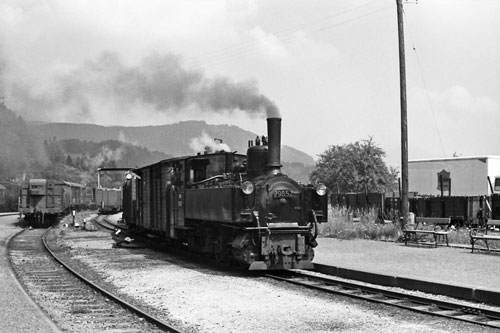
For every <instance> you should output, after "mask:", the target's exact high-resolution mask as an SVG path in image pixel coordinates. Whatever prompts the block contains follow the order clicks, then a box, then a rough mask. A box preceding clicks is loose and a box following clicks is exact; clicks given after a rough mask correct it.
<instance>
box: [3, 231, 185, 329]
mask: <svg viewBox="0 0 500 333" xmlns="http://www.w3.org/2000/svg"><path fill="white" fill-rule="evenodd" d="M45 232H46V230H45V229H31V230H29V229H24V230H23V231H22V232H20V233H18V234H17V235H16V236H14V237H13V238H11V239H10V240H9V243H8V255H9V259H10V262H11V265H12V267H13V269H14V272H15V274H16V277H17V278H18V280H19V282H20V283H21V285H23V286H24V288H25V289H26V291H27V292H28V294H29V295H30V296H31V297H32V298H33V299H34V301H35V302H36V303H37V304H39V305H40V306H41V307H42V308H43V309H44V311H45V312H46V313H48V315H49V316H50V317H51V318H52V319H53V320H54V321H55V322H56V323H57V324H58V325H59V326H60V327H61V328H62V329H63V330H69V331H82V332H83V331H92V332H100V331H117V332H145V331H147V332H181V331H180V330H179V329H177V328H176V327H174V326H172V325H170V324H168V323H166V322H164V321H162V320H160V319H157V318H155V317H154V316H152V315H149V314H148V313H146V312H144V311H142V310H141V309H138V308H137V307H135V306H133V305H132V304H129V303H128V302H126V301H124V300H122V299H120V298H119V297H118V296H116V295H113V294H112V293H110V292H108V291H106V290H104V289H103V288H101V287H99V286H98V285H96V284H94V283H93V282H92V281H89V280H88V279H86V278H85V277H83V276H82V275H81V274H79V273H78V272H76V271H75V270H73V269H71V268H70V267H69V266H68V265H66V264H65V263H64V262H63V261H62V260H61V259H59V258H58V257H57V256H56V255H55V253H53V252H52V251H51V250H50V249H49V248H48V246H47V244H46V242H45V239H44V233H45Z"/></svg>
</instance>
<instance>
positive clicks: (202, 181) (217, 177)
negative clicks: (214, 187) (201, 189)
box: [187, 175, 227, 186]
mask: <svg viewBox="0 0 500 333" xmlns="http://www.w3.org/2000/svg"><path fill="white" fill-rule="evenodd" d="M219 178H223V179H227V176H226V175H217V176H213V177H210V178H207V179H203V180H200V181H199V182H194V183H189V184H187V185H188V186H196V185H200V184H204V183H208V182H210V181H212V180H215V179H219Z"/></svg>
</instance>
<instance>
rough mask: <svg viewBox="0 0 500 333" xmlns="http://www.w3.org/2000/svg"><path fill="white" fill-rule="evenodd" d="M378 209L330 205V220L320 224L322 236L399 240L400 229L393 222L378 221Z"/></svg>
mask: <svg viewBox="0 0 500 333" xmlns="http://www.w3.org/2000/svg"><path fill="white" fill-rule="evenodd" d="M377 216H378V213H377V210H376V209H368V210H365V211H361V210H350V209H346V208H345V207H330V208H329V212H328V222H327V223H324V224H321V225H320V226H319V235H320V236H321V237H332V238H340V239H356V238H359V239H373V240H393V241H395V240H397V239H398V237H399V235H400V230H399V227H398V226H397V225H394V224H393V223H387V224H384V223H377Z"/></svg>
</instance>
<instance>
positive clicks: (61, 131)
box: [26, 120, 315, 166]
mask: <svg viewBox="0 0 500 333" xmlns="http://www.w3.org/2000/svg"><path fill="white" fill-rule="evenodd" d="M26 123H27V125H28V127H29V128H30V131H31V133H32V134H33V135H34V136H36V137H39V138H40V139H42V140H47V139H49V138H52V137H56V138H57V139H58V140H66V139H79V140H83V141H93V142H101V141H106V140H120V141H122V142H127V143H132V144H135V145H138V146H142V147H144V148H147V149H148V150H151V151H159V152H163V153H165V154H168V155H173V156H183V155H190V154H193V153H194V151H193V150H192V148H190V146H189V144H190V142H191V140H192V139H194V138H198V137H200V136H201V135H202V134H203V133H206V134H207V135H209V136H210V137H212V138H218V139H222V140H223V141H224V143H225V144H227V145H229V147H230V148H231V150H232V151H238V152H239V153H242V154H245V152H246V149H247V145H248V140H254V139H255V137H256V136H257V134H256V133H252V132H249V131H246V130H243V129H241V128H239V127H237V126H233V125H209V124H207V123H206V122H204V121H195V120H190V121H182V122H179V123H175V124H169V125H157V126H140V127H125V126H109V127H108V126H100V125H95V124H75V123H41V122H26ZM265 130H266V129H265V128H263V133H259V135H261V134H265ZM281 160H282V161H283V162H287V163H302V164H303V165H304V166H313V165H314V164H315V162H314V159H313V158H312V157H311V156H310V155H308V154H306V153H304V152H302V151H300V150H297V149H295V148H292V147H289V146H286V145H283V146H282V151H281Z"/></svg>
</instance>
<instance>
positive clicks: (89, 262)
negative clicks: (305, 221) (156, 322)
mask: <svg viewBox="0 0 500 333" xmlns="http://www.w3.org/2000/svg"><path fill="white" fill-rule="evenodd" d="M61 235H63V236H62V237H61V238H60V239H59V241H58V243H59V246H62V247H63V248H66V250H67V251H65V252H66V253H67V254H69V255H71V256H73V258H74V259H75V260H76V262H78V263H79V265H81V266H83V267H87V268H89V269H87V270H88V271H89V272H92V274H94V275H95V276H99V277H100V278H102V279H103V281H104V283H105V284H107V285H109V286H113V288H116V290H118V291H119V292H120V293H121V294H122V295H124V297H127V298H129V299H133V300H135V301H136V302H138V303H140V304H141V305H142V306H145V307H149V308H151V309H154V310H155V311H156V312H157V313H161V314H163V315H164V316H166V317H169V318H170V319H171V320H172V319H173V320H174V321H175V322H178V323H179V325H178V326H179V327H182V328H185V329H186V330H187V331H190V332H395V331H405V332H471V331H475V332H493V331H494V330H492V329H488V328H484V327H482V326H477V325H472V324H467V323H463V322H458V321H453V320H446V319H441V318H437V317H429V316H425V315H421V314H417V313H415V312H409V311H405V310H401V309H397V308H395V307H389V306H385V305H379V304H375V303H368V302H364V301H359V300H354V299H350V298H346V297H341V296H335V295H324V294H322V293H320V292H317V291H311V290H307V289H304V288H301V287H298V286H293V285H288V284H283V283H282V282H278V281H274V280H270V279H267V278H263V277H258V276H254V275H249V274H247V273H245V272H234V271H231V270H224V269H216V268H214V267H210V266H208V265H206V264H204V263H199V262H197V261H196V260H194V261H193V260H188V259H186V260H184V261H180V260H179V259H178V258H177V257H175V256H173V255H171V254H168V253H164V252H157V251H153V250H149V249H125V248H112V247H111V244H112V242H113V241H112V239H111V237H110V236H108V237H107V238H106V237H103V233H100V232H99V233H97V232H88V231H81V230H74V229H72V228H67V229H65V231H64V233H61ZM89 235H96V236H97V235H98V236H99V237H98V239H95V238H93V239H91V238H89Z"/></svg>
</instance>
